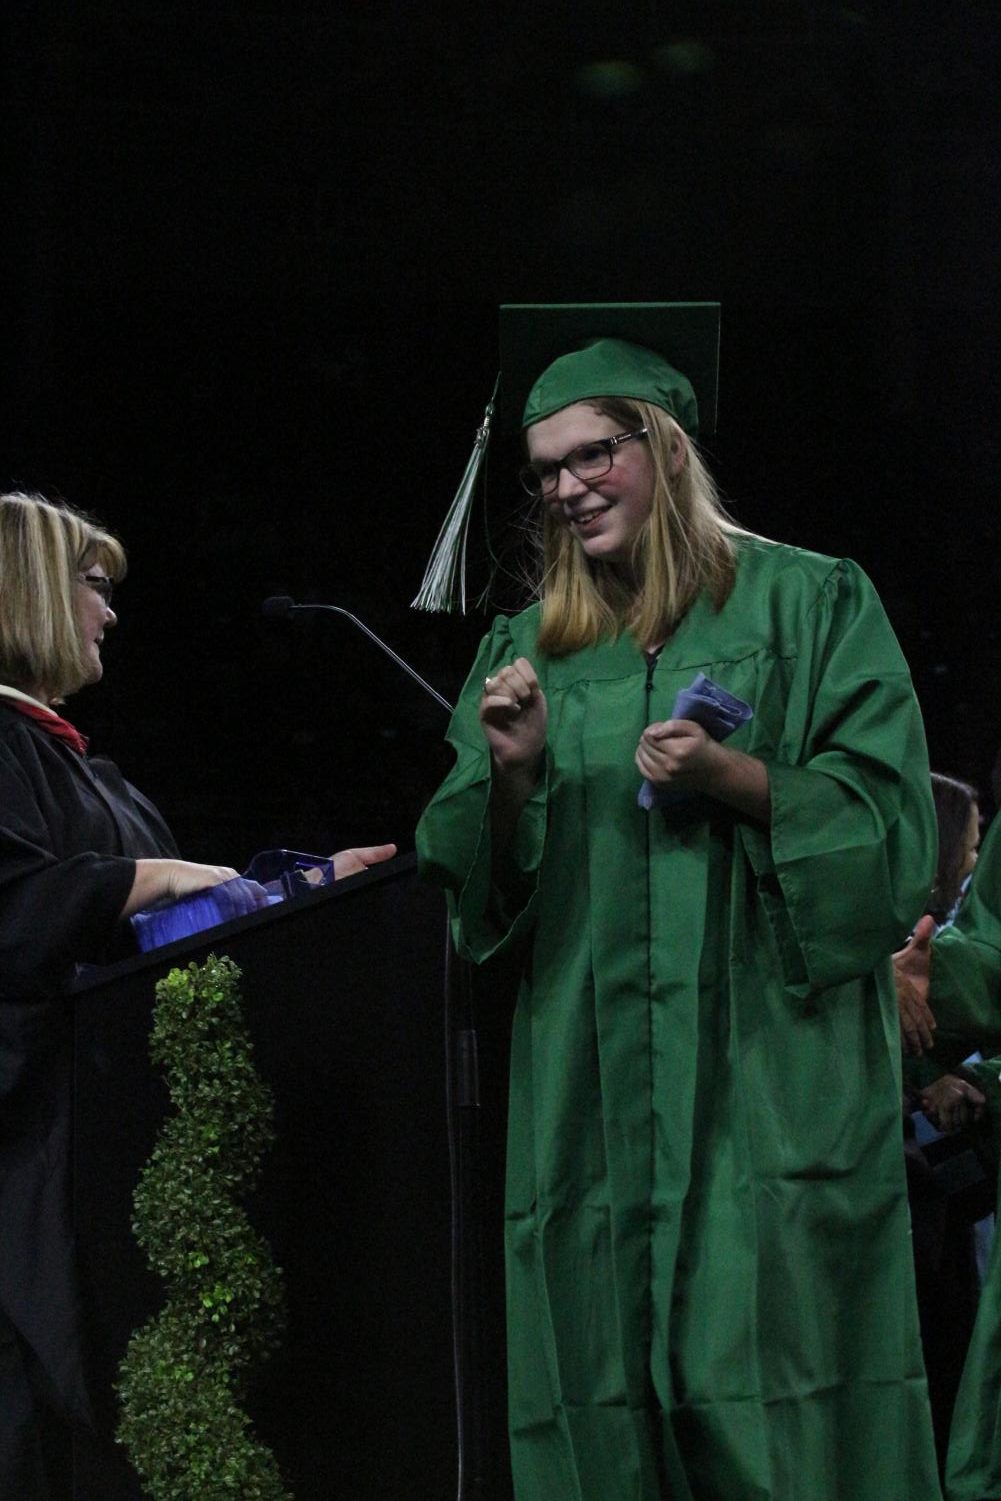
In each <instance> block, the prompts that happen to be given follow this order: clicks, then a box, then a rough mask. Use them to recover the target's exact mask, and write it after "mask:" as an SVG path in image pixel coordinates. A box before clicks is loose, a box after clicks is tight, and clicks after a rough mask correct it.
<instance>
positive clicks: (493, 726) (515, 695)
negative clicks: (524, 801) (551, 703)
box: [480, 657, 549, 777]
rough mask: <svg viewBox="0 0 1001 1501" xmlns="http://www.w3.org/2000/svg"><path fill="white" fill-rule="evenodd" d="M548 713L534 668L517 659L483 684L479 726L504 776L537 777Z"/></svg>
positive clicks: (523, 660)
mask: <svg viewBox="0 0 1001 1501" xmlns="http://www.w3.org/2000/svg"><path fill="white" fill-rule="evenodd" d="M548 717H549V709H548V706H547V704H546V696H545V694H544V693H543V691H542V689H541V688H540V686H539V680H538V678H537V677H536V675H535V668H534V667H533V666H532V664H531V662H529V660H528V658H527V657H518V659H517V660H516V661H515V662H512V663H511V665H510V666H509V667H502V668H501V669H500V671H499V672H498V673H497V674H496V675H495V676H494V677H488V678H485V679H484V681H483V695H482V697H481V698H480V724H481V725H482V727H483V733H484V735H485V736H486V740H487V744H488V745H489V747H490V755H491V757H492V759H493V763H494V766H495V767H496V768H497V770H498V771H500V772H501V773H509V774H511V775H514V776H517V777H520V776H525V775H530V776H532V777H534V776H535V775H536V773H537V771H538V766H539V762H540V760H541V758H542V754H543V752H544V750H545V748H546V724H547V721H548Z"/></svg>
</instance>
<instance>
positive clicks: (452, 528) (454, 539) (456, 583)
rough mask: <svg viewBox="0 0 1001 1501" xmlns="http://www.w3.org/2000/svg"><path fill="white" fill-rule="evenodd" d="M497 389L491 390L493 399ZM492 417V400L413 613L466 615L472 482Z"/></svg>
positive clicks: (425, 573) (482, 454)
mask: <svg viewBox="0 0 1001 1501" xmlns="http://www.w3.org/2000/svg"><path fill="white" fill-rule="evenodd" d="M496 395H497V388H496V386H495V387H494V397H496ZM493 415H494V399H493V398H491V400H490V401H489V402H488V403H487V409H486V411H485V412H484V414H483V422H482V424H481V425H480V426H479V427H478V428H477V429H476V442H475V443H474V444H473V451H472V453H471V454H470V455H469V463H468V464H467V465H466V472H465V474H464V475H463V476H462V481H461V483H460V485H459V488H458V490H456V492H455V499H454V500H453V501H452V504H451V505H450V506H449V509H448V515H447V516H446V517H445V522H444V525H443V526H442V529H441V531H440V532H439V533H438V538H437V541H436V542H435V544H434V548H433V549H432V552H431V557H430V559H429V560H428V565H427V568H426V569H425V570H424V577H423V579H422V580H421V587H420V589H419V590H418V591H417V596H416V598H415V599H414V600H413V601H412V602H411V608H412V609H414V610H428V611H435V610H438V611H442V610H445V611H452V610H455V609H459V610H461V612H462V614H463V615H465V613H466V538H467V535H468V533H469V521H470V517H471V516H472V511H473V498H474V496H475V492H476V482H477V480H478V479H479V475H480V469H481V467H482V465H483V459H484V456H485V455H486V451H487V444H488V442H489V441H490V423H491V421H492V420H493Z"/></svg>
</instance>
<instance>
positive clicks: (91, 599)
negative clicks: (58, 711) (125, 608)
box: [76, 559, 118, 683]
mask: <svg viewBox="0 0 1001 1501" xmlns="http://www.w3.org/2000/svg"><path fill="white" fill-rule="evenodd" d="M87 574H89V575H90V576H91V578H92V579H103V578H107V574H106V573H105V572H104V569H103V568H102V567H101V566H100V564H99V563H98V562H97V561H96V560H95V559H90V560H88V561H87V562H86V563H85V564H84V565H83V567H82V568H81V569H80V576H79V577H78V579H77V582H76V618H77V624H78V626H79V628H80V643H81V646H82V647H83V662H84V664H85V667H86V672H87V676H86V677H85V679H84V682H85V683H97V682H100V680H101V676H102V674H103V672H104V664H103V663H102V661H101V642H102V641H103V640H104V633H105V631H106V630H110V629H111V627H112V626H114V625H117V623H118V616H117V615H116V614H115V612H114V610H113V609H112V608H111V606H110V605H109V604H106V603H105V601H104V599H103V598H102V596H101V594H100V592H99V590H98V589H95V588H94V587H93V585H92V584H88V583H86V582H85V575H87ZM109 582H110V581H109Z"/></svg>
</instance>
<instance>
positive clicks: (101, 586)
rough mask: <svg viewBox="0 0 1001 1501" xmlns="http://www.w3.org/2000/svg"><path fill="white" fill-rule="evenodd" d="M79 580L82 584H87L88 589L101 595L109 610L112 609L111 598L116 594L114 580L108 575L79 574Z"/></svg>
mask: <svg viewBox="0 0 1001 1501" xmlns="http://www.w3.org/2000/svg"><path fill="white" fill-rule="evenodd" d="M77 578H78V579H79V580H80V582H81V584H86V585H87V588H88V589H93V591H94V593H95V594H99V595H100V596H101V598H102V599H103V600H104V603H105V604H106V605H107V607H108V609H109V610H110V609H111V597H112V595H113V594H114V592H115V581H114V579H109V578H108V575H107V574H106V573H78V574H77Z"/></svg>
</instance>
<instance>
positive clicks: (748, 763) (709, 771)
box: [635, 719, 771, 824]
mask: <svg viewBox="0 0 1001 1501" xmlns="http://www.w3.org/2000/svg"><path fill="white" fill-rule="evenodd" d="M635 759H636V765H637V767H638V768H639V770H640V771H641V772H642V773H643V775H644V776H645V777H646V779H647V781H648V782H652V783H654V785H656V786H663V785H665V784H669V785H671V786H674V787H678V788H681V789H684V790H687V791H692V792H704V793H707V794H708V796H709V797H714V798H717V799H718V801H719V802H721V803H726V804H727V805H728V806H729V807H731V808H736V810H737V812H738V813H744V814H747V816H748V817H750V818H753V819H756V820H757V821H758V822H760V823H764V824H767V823H769V822H770V820H771V792H770V788H769V783H768V768H767V767H766V766H765V763H764V762H763V761H759V760H758V758H757V757H756V756H748V755H746V754H745V753H744V752H743V751H738V750H730V749H728V747H727V746H725V745H720V744H719V743H718V741H716V740H714V739H713V738H712V736H711V735H710V734H708V733H707V732H706V731H705V730H704V729H703V728H702V726H701V725H700V724H696V723H695V721H694V720H691V719H666V720H664V721H663V722H662V723H660V724H651V725H647V727H646V729H645V730H644V731H643V733H642V735H641V736H640V743H639V745H638V746H637V748H636V758H635Z"/></svg>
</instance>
